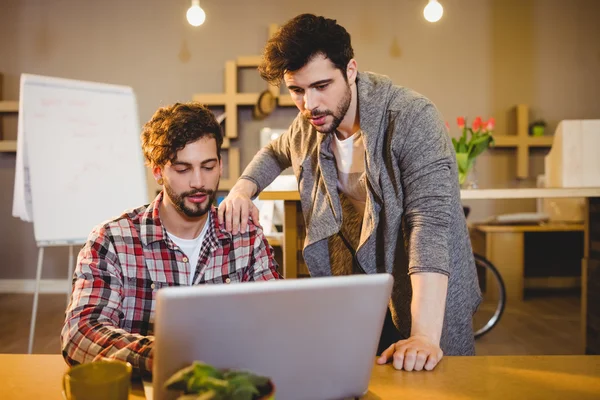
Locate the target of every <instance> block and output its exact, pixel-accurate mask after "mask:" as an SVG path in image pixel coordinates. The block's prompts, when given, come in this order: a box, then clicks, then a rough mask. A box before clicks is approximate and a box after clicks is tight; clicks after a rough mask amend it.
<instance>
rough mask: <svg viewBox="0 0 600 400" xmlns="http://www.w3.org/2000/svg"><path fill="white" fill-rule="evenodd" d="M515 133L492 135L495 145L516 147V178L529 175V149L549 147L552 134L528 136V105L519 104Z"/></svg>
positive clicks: (552, 139)
mask: <svg viewBox="0 0 600 400" xmlns="http://www.w3.org/2000/svg"><path fill="white" fill-rule="evenodd" d="M516 113H517V133H516V134H515V135H494V141H495V143H496V145H495V147H504V148H516V149H517V178H519V179H525V178H528V177H529V149H530V148H532V147H537V148H550V147H552V143H553V141H554V137H553V136H529V106H528V105H526V104H519V105H517V106H516Z"/></svg>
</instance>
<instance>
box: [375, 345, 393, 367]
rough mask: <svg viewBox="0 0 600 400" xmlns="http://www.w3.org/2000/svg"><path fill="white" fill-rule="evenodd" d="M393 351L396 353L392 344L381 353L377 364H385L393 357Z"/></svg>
mask: <svg viewBox="0 0 600 400" xmlns="http://www.w3.org/2000/svg"><path fill="white" fill-rule="evenodd" d="M394 351H396V344H395V343H394V344H393V345H391V346H390V347H388V348H387V349H385V350H384V351H382V352H381V356H379V358H378V359H377V363H378V364H385V363H386V362H388V361H389V359H390V358H392V356H393V355H394Z"/></svg>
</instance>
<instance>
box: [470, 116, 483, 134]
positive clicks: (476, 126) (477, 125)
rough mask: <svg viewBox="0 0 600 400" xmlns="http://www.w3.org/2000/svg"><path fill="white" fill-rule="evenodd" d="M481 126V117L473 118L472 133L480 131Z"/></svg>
mask: <svg viewBox="0 0 600 400" xmlns="http://www.w3.org/2000/svg"><path fill="white" fill-rule="evenodd" d="M481 125H482V122H481V117H477V118H475V121H473V126H472V128H473V130H474V131H478V130H479V129H481Z"/></svg>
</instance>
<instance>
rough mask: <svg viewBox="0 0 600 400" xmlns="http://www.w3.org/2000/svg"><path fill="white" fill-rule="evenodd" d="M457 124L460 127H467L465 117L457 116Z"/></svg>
mask: <svg viewBox="0 0 600 400" xmlns="http://www.w3.org/2000/svg"><path fill="white" fill-rule="evenodd" d="M456 124H457V125H458V127H459V128H460V129H463V128H464V127H465V117H458V118H456Z"/></svg>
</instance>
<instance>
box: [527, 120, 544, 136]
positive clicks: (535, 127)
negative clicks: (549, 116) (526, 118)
mask: <svg viewBox="0 0 600 400" xmlns="http://www.w3.org/2000/svg"><path fill="white" fill-rule="evenodd" d="M545 130H546V121H544V120H542V119H538V120H537V121H533V122H532V123H531V124H529V134H530V135H531V136H544V131H545Z"/></svg>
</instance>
